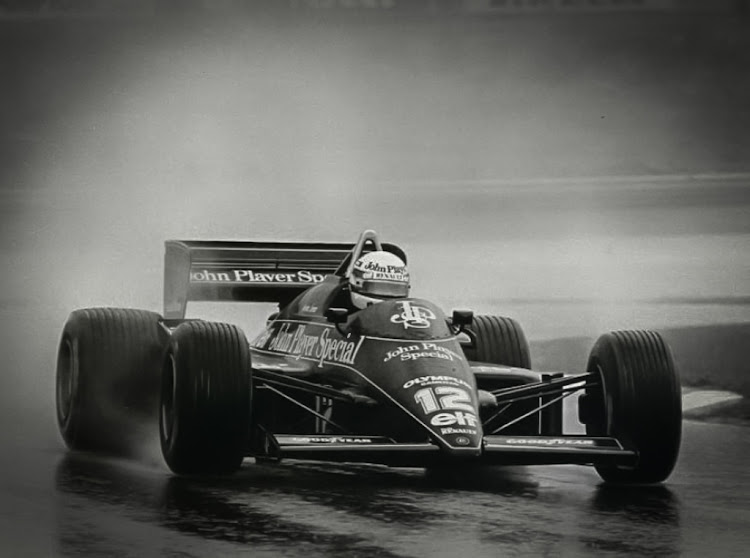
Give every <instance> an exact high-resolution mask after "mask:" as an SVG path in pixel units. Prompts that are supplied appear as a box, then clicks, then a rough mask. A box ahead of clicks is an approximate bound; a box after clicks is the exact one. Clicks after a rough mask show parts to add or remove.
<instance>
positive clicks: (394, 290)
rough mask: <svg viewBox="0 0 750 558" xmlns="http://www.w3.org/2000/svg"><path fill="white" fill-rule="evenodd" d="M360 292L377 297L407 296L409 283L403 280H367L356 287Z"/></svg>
mask: <svg viewBox="0 0 750 558" xmlns="http://www.w3.org/2000/svg"><path fill="white" fill-rule="evenodd" d="M357 290H358V291H359V292H360V293H361V294H363V295H368V296H375V297H379V298H404V297H407V296H409V284H408V283H404V282H403V281H383V280H372V279H370V280H367V281H363V282H362V286H361V287H360V288H359V289H357Z"/></svg>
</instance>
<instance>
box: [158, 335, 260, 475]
mask: <svg viewBox="0 0 750 558" xmlns="http://www.w3.org/2000/svg"><path fill="white" fill-rule="evenodd" d="M251 388H252V382H251V369H250V351H249V348H248V343H247V340H246V339H245V335H244V334H243V333H242V332H241V331H240V330H239V329H238V328H237V327H235V326H232V325H228V324H221V323H213V322H203V321H193V322H187V323H184V324H182V325H180V326H179V327H178V328H177V329H176V330H175V331H174V332H173V334H172V338H171V341H170V343H169V347H168V349H167V352H166V356H165V358H164V363H163V367H162V384H161V402H160V405H159V409H160V410H159V434H160V439H161V448H162V453H163V455H164V459H165V460H166V462H167V465H169V468H170V469H171V470H172V471H174V472H175V473H177V474H185V475H206V474H229V473H233V472H234V471H236V470H237V469H239V467H240V465H241V464H242V460H243V458H244V456H245V451H246V449H247V444H248V436H249V432H250V402H251Z"/></svg>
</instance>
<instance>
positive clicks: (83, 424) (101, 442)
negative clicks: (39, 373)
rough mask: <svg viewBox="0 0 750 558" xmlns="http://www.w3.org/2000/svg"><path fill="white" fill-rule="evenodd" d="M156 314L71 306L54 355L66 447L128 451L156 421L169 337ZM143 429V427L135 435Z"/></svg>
mask: <svg viewBox="0 0 750 558" xmlns="http://www.w3.org/2000/svg"><path fill="white" fill-rule="evenodd" d="M160 321H161V316H159V315H158V314H156V313H154V312H148V311H145V310H132V309H123V308H88V309H82V310H76V311H75V312H73V313H72V314H71V315H70V317H69V318H68V320H67V322H66V323H65V326H64V328H63V333H62V337H61V339H60V346H59V349H58V353H57V374H56V376H57V377H56V407H57V424H58V427H59V429H60V434H61V435H62V438H63V440H64V441H65V444H66V445H67V446H68V447H69V448H70V449H72V450H81V451H104V452H109V453H116V454H122V453H129V452H130V451H131V450H132V449H133V444H134V443H135V442H136V439H137V438H138V437H139V430H142V429H143V427H144V425H145V424H147V423H148V422H149V421H150V423H151V425H152V426H153V424H154V423H155V422H156V416H157V415H156V410H157V402H158V394H159V371H160V365H161V360H162V356H163V353H164V348H165V346H166V342H167V334H166V331H165V330H164V329H163V328H162V327H161V325H160ZM141 434H142V432H141Z"/></svg>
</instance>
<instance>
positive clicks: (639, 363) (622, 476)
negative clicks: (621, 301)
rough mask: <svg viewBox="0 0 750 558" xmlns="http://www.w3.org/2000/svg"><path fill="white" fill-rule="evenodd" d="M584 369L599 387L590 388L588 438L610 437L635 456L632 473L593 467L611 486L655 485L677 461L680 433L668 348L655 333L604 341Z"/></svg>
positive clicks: (626, 333)
mask: <svg viewBox="0 0 750 558" xmlns="http://www.w3.org/2000/svg"><path fill="white" fill-rule="evenodd" d="M586 369H587V370H588V371H589V372H599V375H600V379H601V384H602V385H601V386H598V387H593V386H592V387H588V388H587V390H586V396H585V397H586V399H587V405H589V407H590V413H589V418H588V420H587V424H586V433H587V434H588V435H589V436H612V437H615V438H617V439H618V440H620V441H621V443H622V444H623V445H624V446H625V447H626V448H627V449H633V450H635V451H636V452H637V453H638V460H637V462H636V464H635V466H634V467H628V468H625V467H615V466H597V467H596V470H597V472H598V473H599V475H600V476H601V477H602V479H604V480H605V481H607V482H613V483H657V482H661V481H663V480H665V479H666V478H667V477H668V476H669V474H670V473H671V472H672V469H673V468H674V466H675V463H676V461H677V455H678V453H679V450H680V438H681V433H682V394H681V391H680V379H679V375H678V373H677V370H676V369H675V366H674V360H673V358H672V353H671V351H670V349H669V346H668V345H667V344H666V343H665V342H664V340H663V339H662V337H661V336H660V335H659V334H658V333H656V332H653V331H616V332H612V333H607V334H605V335H602V336H601V337H600V338H599V339H598V341H597V342H596V344H595V345H594V348H593V349H592V351H591V354H590V356H589V360H588V365H587V367H586Z"/></svg>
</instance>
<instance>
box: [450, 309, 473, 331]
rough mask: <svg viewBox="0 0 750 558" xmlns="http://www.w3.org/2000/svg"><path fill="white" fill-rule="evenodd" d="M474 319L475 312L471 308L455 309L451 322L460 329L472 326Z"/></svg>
mask: <svg viewBox="0 0 750 558" xmlns="http://www.w3.org/2000/svg"><path fill="white" fill-rule="evenodd" d="M473 321H474V312H472V311H471V310H454V311H453V317H452V319H451V323H452V324H453V325H454V326H456V327H457V328H459V329H463V328H465V327H466V326H470V325H471V323H472V322H473Z"/></svg>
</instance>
